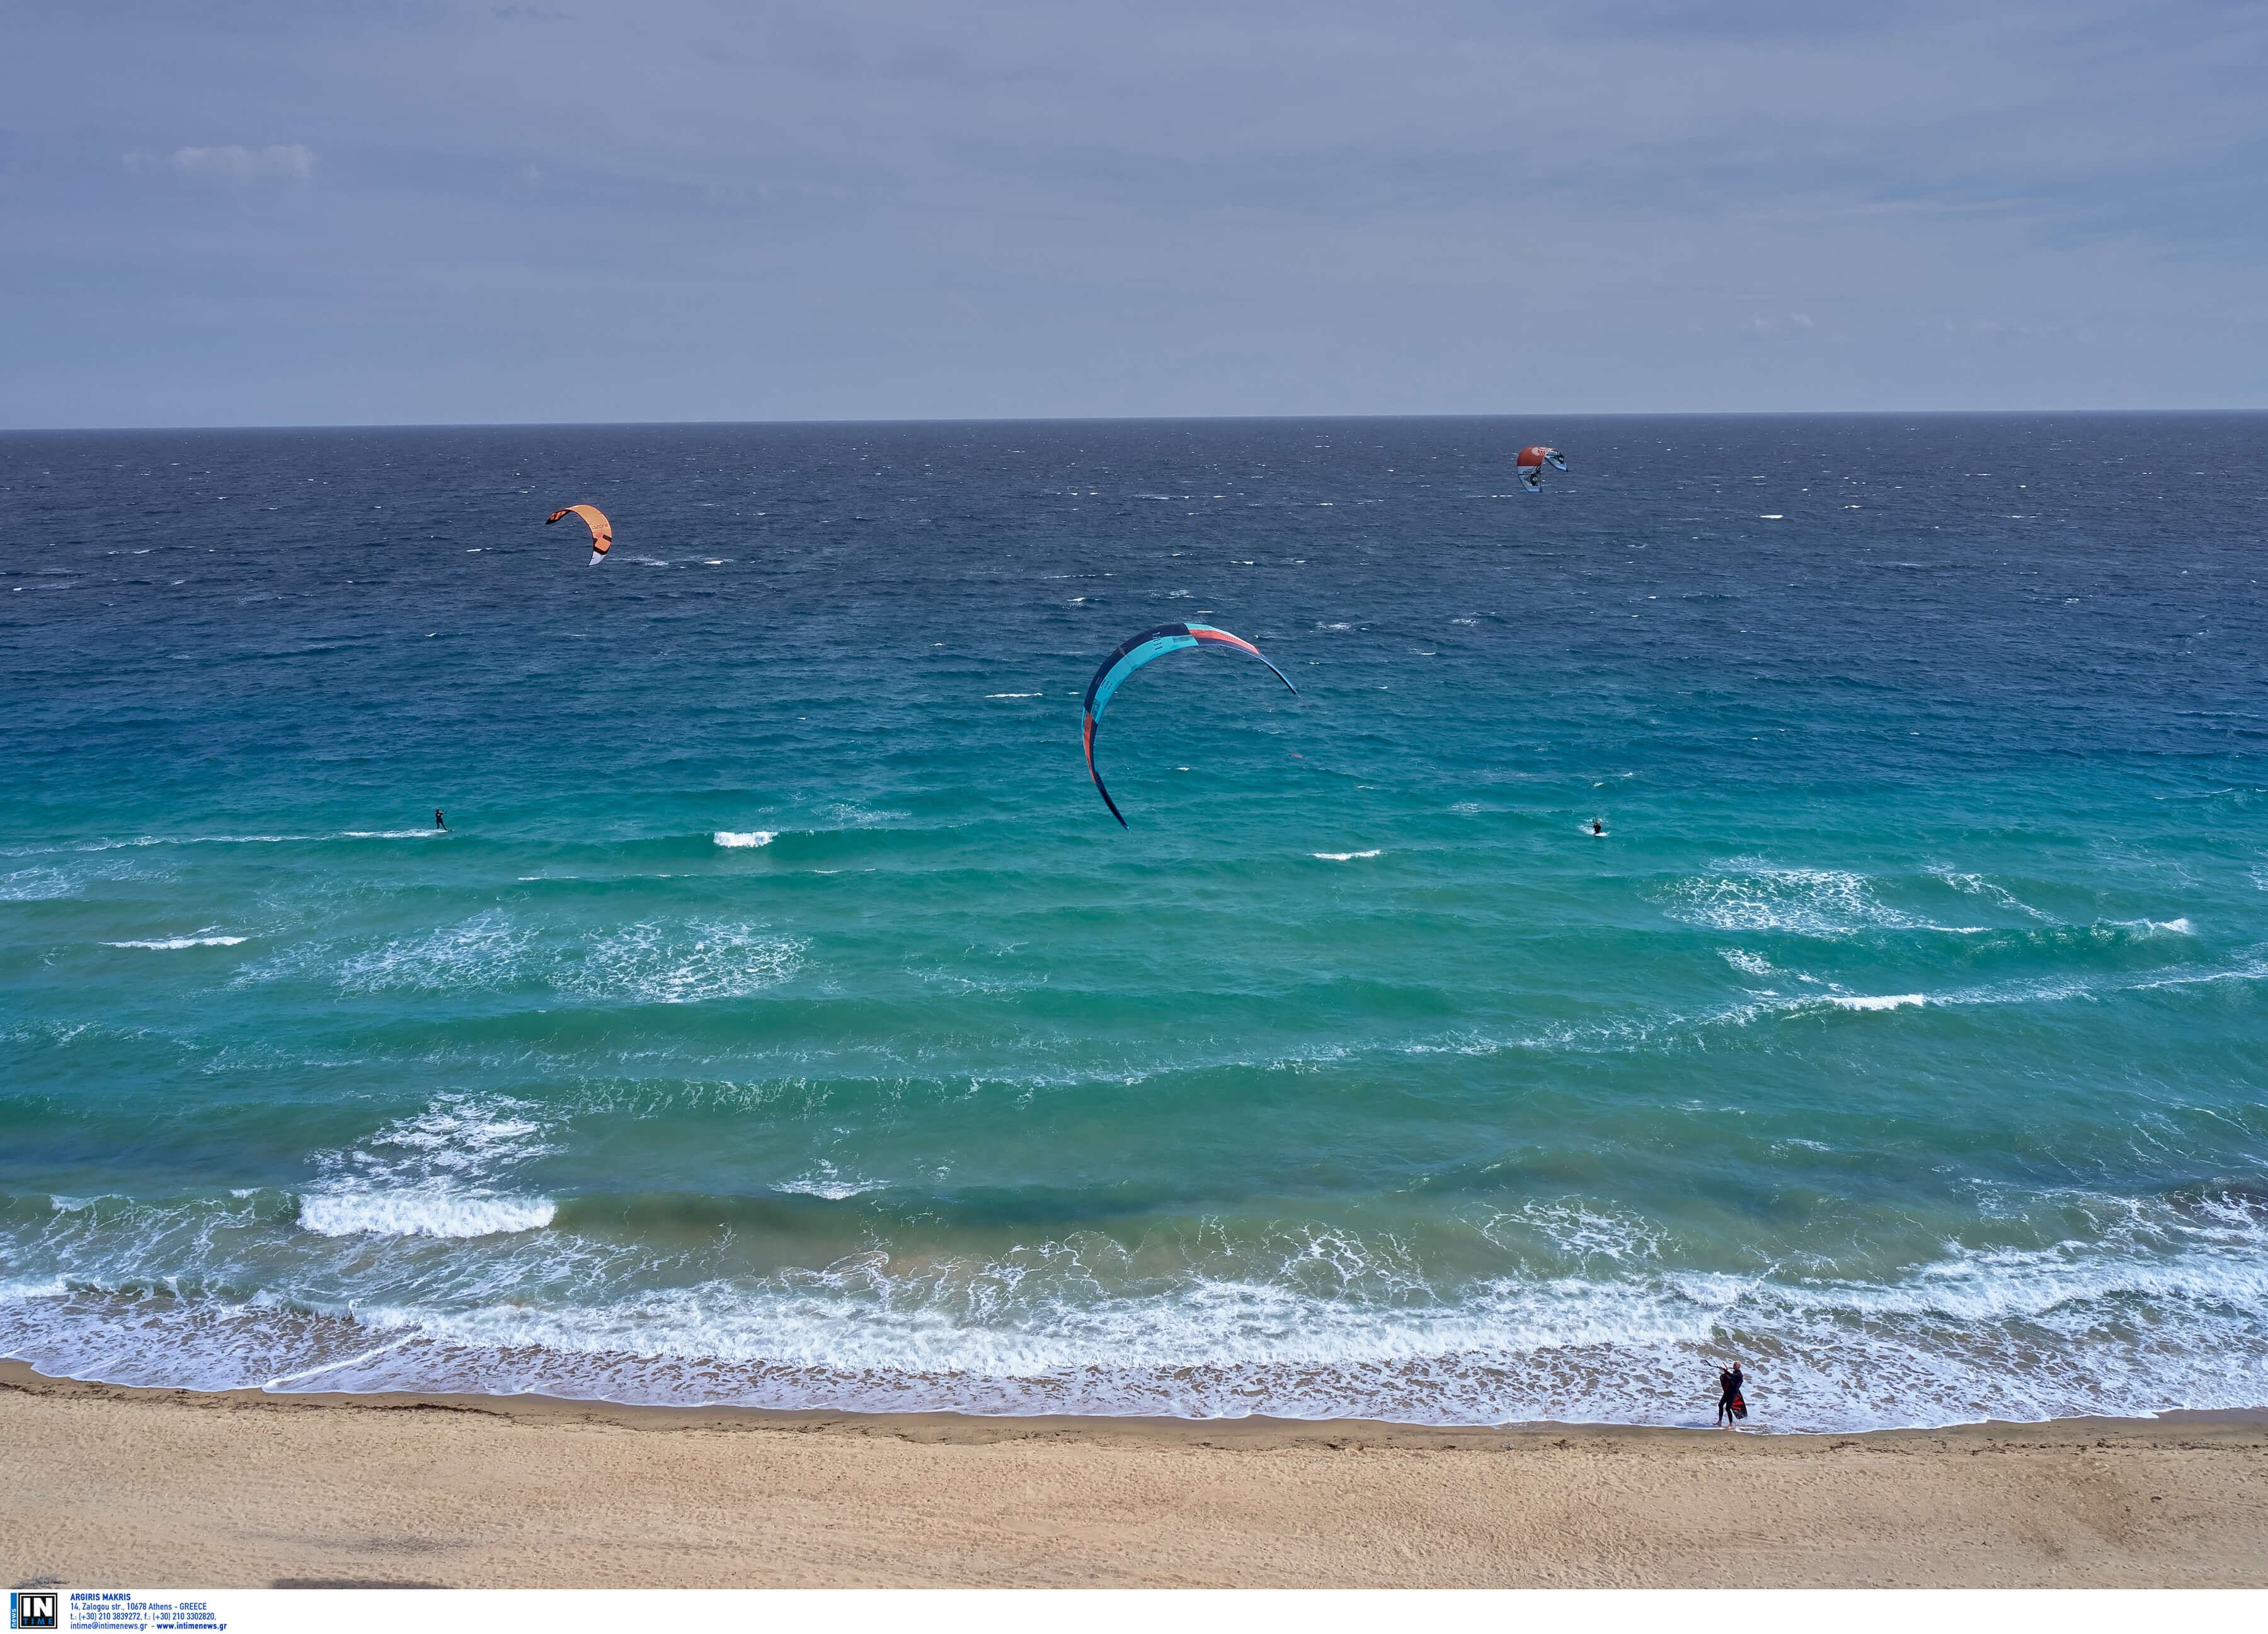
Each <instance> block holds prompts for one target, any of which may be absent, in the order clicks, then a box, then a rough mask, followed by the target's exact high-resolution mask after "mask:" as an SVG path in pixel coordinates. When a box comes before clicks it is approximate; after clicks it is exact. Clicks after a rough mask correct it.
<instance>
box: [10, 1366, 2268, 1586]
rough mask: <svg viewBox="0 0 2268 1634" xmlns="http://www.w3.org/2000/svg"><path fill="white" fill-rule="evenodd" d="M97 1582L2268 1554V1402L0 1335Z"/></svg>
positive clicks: (458, 1580) (590, 1581)
mask: <svg viewBox="0 0 2268 1634" xmlns="http://www.w3.org/2000/svg"><path fill="white" fill-rule="evenodd" d="M0 1446H4V1447H5V1449H6V1465H7V1468H8V1471H9V1479H8V1480H7V1481H5V1482H4V1483H0V1571H4V1572H5V1573H7V1574H8V1580H9V1581H10V1582H20V1581H22V1580H25V1579H32V1578H35V1577H53V1578H59V1579H63V1581H64V1582H65V1583H66V1584H67V1585H69V1586H76V1587H96V1586H160V1585H163V1586H199V1587H210V1588H224V1587H261V1586H269V1585H274V1586H279V1587H296V1586H319V1585H327V1584H343V1585H357V1586H358V1585H365V1584H368V1585H380V1584H430V1585H438V1586H451V1587H466V1588H474V1587H484V1588H509V1587H560V1588H576V1587H632V1586H666V1587H682V1588H695V1587H785V1586H810V1587H817V1586H875V1587H880V1586H961V1585H966V1586H976V1585H983V1586H1033V1587H1048V1586H1066V1587H1068V1586H1079V1587H1135V1586H1156V1587H1197V1586H1249V1587H1263V1586H1284V1587H1299V1588H1316V1587H1333V1586H1339V1587H1373V1588H1383V1587H1488V1586H1505V1587H1519V1586H1530V1587H1580V1586H1629V1587H1702V1586H1723V1587H1731V1586H1755V1587H1771V1586H1791V1587H1793V1586H1885V1587H1887V1586H1948V1587H1949V1586H2039V1587H2059V1588H2060V1587H2082V1586H2124V1587H2161V1586H2162V1587H2205V1586H2220V1587H2233V1586H2268V1416H2257V1417H2250V1418H2232V1417H2208V1416H2190V1417H2186V1418H2185V1419H2184V1420H2183V1421H2182V1422H2166V1421H2135V1420H2121V1419H2088V1420H2069V1421H2066V1422H2063V1423H2059V1424H2043V1425H2006V1424H2001V1425H1984V1426H1978V1427H1975V1428H1970V1429H1962V1430H1955V1431H1929V1432H1923V1431H1895V1432H1878V1433H1874V1434H1869V1435H1851V1436H1768V1435H1757V1434H1737V1435H1736V1434H1729V1433H1724V1432H1712V1431H1700V1430H1693V1431H1680V1430H1635V1431H1634V1430H1616V1429H1557V1428H1528V1429H1522V1430H1513V1431H1506V1430H1495V1431H1479V1430H1456V1431H1446V1432H1444V1431H1429V1430H1420V1429H1413V1428H1410V1427H1407V1426H1399V1425H1391V1424H1354V1423H1345V1424H1297V1423H1288V1422H1285V1421H1281V1420H1276V1421H1254V1420H1245V1421H1241V1422H1236V1423H1212V1424H1189V1423H1183V1422H1179V1421H1154V1420H1118V1419H1070V1418H1052V1419H1050V1418H1034V1419H979V1418H960V1417H949V1416H943V1415H936V1416H932V1415H906V1416H879V1417H857V1416H847V1415H819V1414H782V1413H762V1412H754V1411H737V1410H721V1409H720V1410H706V1411H676V1410H665V1409H650V1408H615V1407H606V1406H596V1405H590V1404H586V1403H581V1402H555V1401H547V1400H543V1399H540V1398H533V1397H510V1398H488V1397H476V1396H413V1395H389V1396H276V1395H261V1394H260V1393H258V1392H256V1391H231V1392H225V1393H220V1394H203V1393H199V1392H194V1391H177V1390H136V1389H126V1388H121V1387H114V1386H107V1385H88V1384H76V1383H70V1382H67V1381H61V1380H48V1379H43V1378H41V1377H40V1376H39V1375H37V1374H35V1373H33V1372H32V1371H31V1370H30V1369H28V1368H26V1367H25V1366H23V1365H21V1364H19V1363H0Z"/></svg>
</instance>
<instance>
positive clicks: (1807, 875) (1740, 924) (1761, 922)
mask: <svg viewBox="0 0 2268 1634" xmlns="http://www.w3.org/2000/svg"><path fill="white" fill-rule="evenodd" d="M1724 867H1725V870H1726V872H1722V873H1718V874H1705V875H1702V876H1700V877H1698V878H1696V879H1690V880H1680V881H1678V882H1677V883H1676V884H1675V885H1674V886H1672V887H1670V888H1669V889H1668V892H1666V893H1665V894H1664V896H1663V898H1662V899H1661V900H1662V902H1663V904H1664V907H1663V911H1665V912H1666V913H1667V914H1668V916H1670V917H1671V918H1673V919H1682V920H1684V921H1685V922H1686V923H1687V924H1698V925H1704V926H1706V927H1707V928H1708V929H1710V930H1712V931H1780V932H1784V933H1786V934H1788V935H1793V936H1814V937H1845V936H1853V935H1857V934H1859V933H1860V932H1863V931H1869V930H1888V931H1941V932H1945V933H1948V934H1952V935H1960V936H1973V935H1977V934H1979V933H1980V932H1981V931H1983V930H1984V927H1983V926H1979V925H1941V924H1931V923H1930V922H1929V921H1928V920H1926V919H1922V918H1918V917H1917V916H1914V915H1912V914H1909V913H1904V912H1901V911H1900V910H1898V909H1895V908H1891V907H1889V906H1888V905H1887V904H1885V903H1884V902H1881V900H1880V899H1879V898H1878V897H1876V895H1875V894H1874V886H1873V884H1872V882H1871V881H1869V880H1867V877H1866V876H1865V875H1864V874H1859V873H1853V872H1850V871H1848V870H1845V869H1839V868H1778V867H1772V866H1769V865H1765V864H1762V863H1754V862H1749V861H1747V860H1745V859H1742V860H1736V861H1734V862H1731V863H1728V864H1726V865H1724Z"/></svg>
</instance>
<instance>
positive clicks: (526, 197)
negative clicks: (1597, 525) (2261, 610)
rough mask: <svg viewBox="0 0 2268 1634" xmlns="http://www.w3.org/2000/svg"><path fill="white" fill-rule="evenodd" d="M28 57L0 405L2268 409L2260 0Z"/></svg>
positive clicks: (194, 47) (390, 24) (881, 413)
mask: <svg viewBox="0 0 2268 1634" xmlns="http://www.w3.org/2000/svg"><path fill="white" fill-rule="evenodd" d="M0 38H4V39H5V40H6V41H7V49H6V50H5V51H4V52H0V427H11V428H28V427H61V426H159V425H183V426H191V425H231V424H238V425H245V424H251V425H275V424H370V423H482V422H513V423H528V422H562V421H600V422H620V421H682V420H813V419H962V418H990V417H1027V416H1028V417H1035V418H1037V417H1050V416H1210V415H1363V414H1381V415H1385V414H1532V413H1550V412H1561V413H1607V412H1685V411H1693V412H1704V411H1786V410H1866V409H1900V410H1925V409H2170V408H2200V409H2211V408H2268V92H2264V91H2263V87H2264V85H2268V0H2207V3H2189V4H2184V3H2183V0H2155V3H2154V4H2124V3H2123V0H2005V3H2003V4H1986V5H1981V6H1980V5H1978V4H1976V3H1975V0H1967V3H1965V4H1935V3H1923V4H1903V3H1902V0H1880V3H1878V4H1865V5H1860V4H1840V5H1838V4H1818V3H1817V0H1721V3H1718V4H1689V3H1687V0H1629V3H1619V0H1606V3H1604V4H1594V5H1587V6H1586V5H1580V4H1578V5H1569V4H1558V5H1549V6H1547V5H1543V4H1529V3H1527V0H1519V3H1501V4H1479V3H1475V0H1397V3H1396V4H1391V5H1381V4H1376V3H1375V0H1359V3H1357V0H1300V3H1299V4H1289V3H1278V0H1140V3H1139V4H1130V3H1127V0H1120V3H1119V4H1097V3H1094V0H982V3H981V4H972V3H969V0H921V3H916V0H824V3H823V4H822V3H819V0H808V3H807V0H774V3H767V0H742V3H739V4H734V3H729V0H638V3H637V4H618V3H617V0H542V3H541V4H501V5H499V4H456V3H454V0H376V3H365V0H165V3H163V4H156V3H151V4H137V3H135V0H55V3H50V0H0Z"/></svg>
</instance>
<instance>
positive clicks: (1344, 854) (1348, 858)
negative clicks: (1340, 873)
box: [1314, 851, 1386, 863]
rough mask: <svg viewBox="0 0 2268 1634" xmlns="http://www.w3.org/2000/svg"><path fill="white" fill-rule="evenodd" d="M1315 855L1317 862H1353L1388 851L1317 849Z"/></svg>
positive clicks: (1381, 854) (1383, 854) (1382, 854)
mask: <svg viewBox="0 0 2268 1634" xmlns="http://www.w3.org/2000/svg"><path fill="white" fill-rule="evenodd" d="M1385 855H1386V853H1385V852H1384V851H1317V852H1315V853H1314V858H1315V860H1316V861H1317V862H1322V863H1351V862H1354V861H1357V860H1359V858H1362V857H1383V856H1385Z"/></svg>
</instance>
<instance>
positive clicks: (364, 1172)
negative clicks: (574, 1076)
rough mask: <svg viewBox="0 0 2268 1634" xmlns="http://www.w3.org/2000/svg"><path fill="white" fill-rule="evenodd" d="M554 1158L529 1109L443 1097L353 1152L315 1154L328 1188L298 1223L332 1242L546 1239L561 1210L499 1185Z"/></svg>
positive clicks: (303, 1201)
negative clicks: (515, 1235)
mask: <svg viewBox="0 0 2268 1634" xmlns="http://www.w3.org/2000/svg"><path fill="white" fill-rule="evenodd" d="M556 1149H557V1148H556V1146H555V1145H553V1144H552V1143H551V1141H550V1139H549V1131H548V1127H547V1124H546V1121H545V1119H544V1117H543V1115H542V1114H541V1113H540V1112H539V1111H538V1110H537V1108H534V1107H533V1106H531V1105H529V1104H528V1103H527V1102H525V1101H520V1100H513V1099H512V1098H510V1097H508V1096H476V1095H443V1096H439V1097H438V1098H436V1099H435V1100H433V1101H432V1102H431V1103H430V1104H429V1105H428V1106H427V1107H426V1108H424V1109H423V1111H421V1112H417V1113H414V1114H412V1115H409V1116H408V1117H404V1118H398V1119H396V1120H395V1121H394V1122H391V1123H389V1124H387V1125H386V1126H385V1127H384V1128H382V1129H379V1130H376V1131H375V1132H373V1133H372V1134H371V1135H370V1136H368V1137H366V1138H365V1139H364V1140H361V1141H359V1142H357V1143H356V1144H355V1145H352V1146H350V1147H347V1148H345V1149H344V1150H342V1151H337V1152H319V1153H317V1154H316V1157H315V1164H316V1167H317V1168H318V1169H319V1170H320V1172H321V1174H322V1179H321V1180H320V1181H318V1182H317V1183H316V1184H315V1185H313V1186H311V1187H309V1188H308V1189H307V1190H306V1192H304V1193H303V1194H301V1196H300V1198H299V1211H298V1223H299V1226H300V1228H301V1229H302V1230H306V1231H311V1232H313V1233H316V1234H318V1235H319V1236H325V1237H344V1236H353V1235H360V1234H373V1235H379V1236H391V1237H443V1238H455V1237H485V1236H490V1235H493V1234H496V1233H509V1232H524V1231H538V1230H541V1229H542V1228H543V1227H544V1226H549V1224H550V1223H551V1221H552V1218H553V1216H554V1215H555V1214H556V1212H557V1211H558V1210H557V1205H556V1203H553V1202H552V1200H551V1199H550V1198H549V1197H544V1196H531V1195H527V1194H525V1193H521V1192H516V1191H512V1190H508V1189H503V1188H502V1187H500V1186H499V1185H498V1183H497V1182H498V1181H499V1180H500V1179H501V1177H503V1176H504V1175H506V1174H510V1173H511V1172H512V1171H513V1170H516V1169H518V1168H519V1167H523V1166H525V1165H527V1164H528V1163H531V1162H534V1160H536V1159H539V1158H542V1157H547V1156H549V1155H550V1153H552V1152H554V1151H556Z"/></svg>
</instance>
